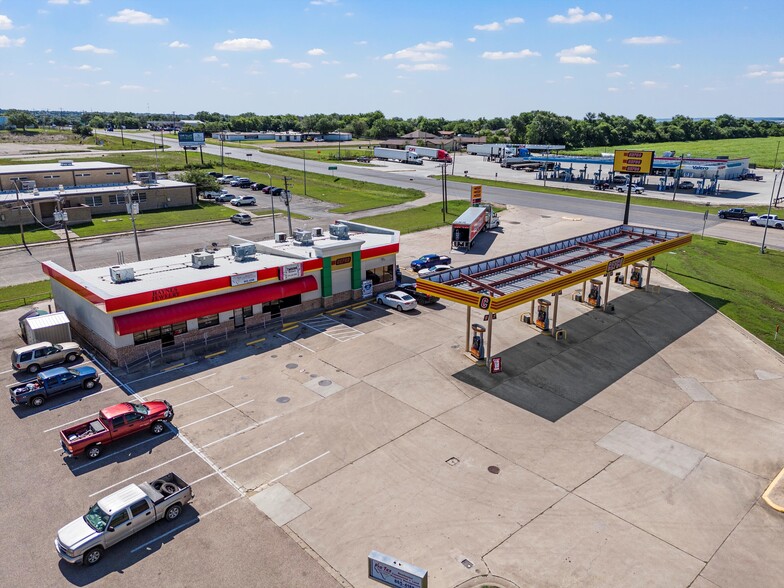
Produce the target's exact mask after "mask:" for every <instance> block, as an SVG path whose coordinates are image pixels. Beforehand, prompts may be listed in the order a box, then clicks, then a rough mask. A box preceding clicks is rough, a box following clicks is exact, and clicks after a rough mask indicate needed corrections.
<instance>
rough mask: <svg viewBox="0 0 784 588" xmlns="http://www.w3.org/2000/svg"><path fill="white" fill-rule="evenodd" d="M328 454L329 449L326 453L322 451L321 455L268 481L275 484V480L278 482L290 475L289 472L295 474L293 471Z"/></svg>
mask: <svg viewBox="0 0 784 588" xmlns="http://www.w3.org/2000/svg"><path fill="white" fill-rule="evenodd" d="M328 454H329V451H325V452H324V453H322V454H321V455H319V456H318V457H314V458H313V459H311V460H309V461H306V462H305V463H303V464H300V465H298V466H297V467H295V468H294V469H291V470H289V471H287V472H286V473H285V474H281V475H280V476H278V477H277V478H273V479H272V480H270V481H269V482H267V484H274V483H275V482H277V481H278V480H280V479H281V478H285V477H286V476H288V475H289V474H293V473H294V472H296V471H297V470H299V469H302V468H304V467H305V466H306V465H310V464H312V463H313V462H314V461H316V460H318V459H321V458H322V457H324V456H325V455H328Z"/></svg>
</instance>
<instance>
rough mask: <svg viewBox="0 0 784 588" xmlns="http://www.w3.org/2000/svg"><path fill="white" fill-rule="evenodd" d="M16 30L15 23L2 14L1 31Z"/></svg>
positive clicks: (0, 15)
mask: <svg viewBox="0 0 784 588" xmlns="http://www.w3.org/2000/svg"><path fill="white" fill-rule="evenodd" d="M12 28H14V21H12V20H11V19H10V18H8V17H7V16H6V15H5V14H0V30H3V31H9V30H11V29H12Z"/></svg>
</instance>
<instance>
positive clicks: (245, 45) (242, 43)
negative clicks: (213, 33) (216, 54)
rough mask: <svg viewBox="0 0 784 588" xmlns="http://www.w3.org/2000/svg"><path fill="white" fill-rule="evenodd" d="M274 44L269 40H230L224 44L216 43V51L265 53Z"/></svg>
mask: <svg viewBox="0 0 784 588" xmlns="http://www.w3.org/2000/svg"><path fill="white" fill-rule="evenodd" d="M271 48H272V43H270V42H269V41H268V40H267V39H248V38H242V39H228V40H226V41H223V42H222V43H215V45H214V46H213V49H215V50H216V51H264V50H265V49H271Z"/></svg>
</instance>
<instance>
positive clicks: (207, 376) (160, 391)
mask: <svg viewBox="0 0 784 588" xmlns="http://www.w3.org/2000/svg"><path fill="white" fill-rule="evenodd" d="M217 373H218V372H212V373H211V374H207V375H206V376H202V377H200V378H194V379H193V380H188V381H187V382H182V383H180V384H175V385H174V386H169V387H168V388H164V389H162V390H156V391H155V392H150V393H149V394H147V395H146V396H140V398H149V397H150V396H155V395H156V394H161V393H163V392H168V391H169V390H174V389H175V388H181V387H182V386H187V385H188V384H192V383H193V382H199V381H201V380H206V379H207V378H211V377H212V376H214V375H215V374H217Z"/></svg>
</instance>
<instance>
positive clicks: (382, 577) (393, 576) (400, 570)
mask: <svg viewBox="0 0 784 588" xmlns="http://www.w3.org/2000/svg"><path fill="white" fill-rule="evenodd" d="M368 578H370V579H371V580H375V581H376V582H380V583H381V584H385V585H387V586H393V587H394V588H427V570H423V569H422V568H419V567H417V566H414V565H411V564H409V563H405V562H402V561H398V560H396V559H395V558H394V557H391V556H389V555H384V554H383V553H379V552H378V551H371V552H370V553H369V554H368Z"/></svg>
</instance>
